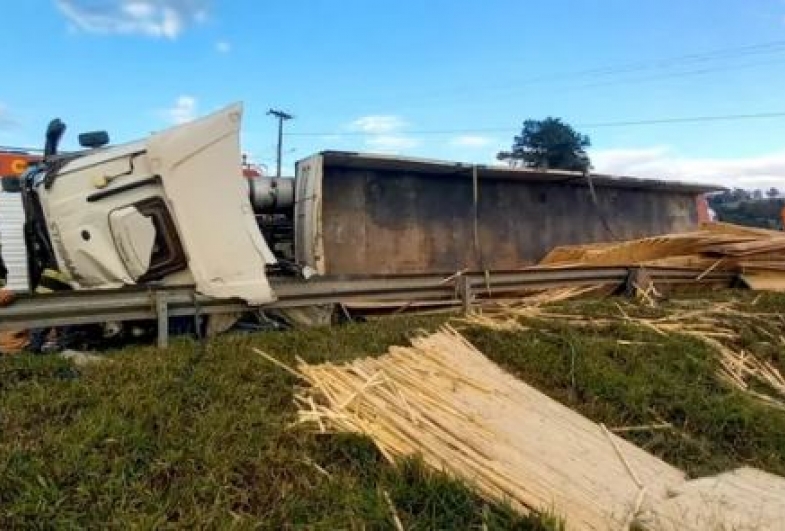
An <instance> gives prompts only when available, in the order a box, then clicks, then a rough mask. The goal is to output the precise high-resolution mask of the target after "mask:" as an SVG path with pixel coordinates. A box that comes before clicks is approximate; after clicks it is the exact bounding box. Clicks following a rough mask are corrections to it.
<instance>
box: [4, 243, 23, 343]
mask: <svg viewBox="0 0 785 531" xmlns="http://www.w3.org/2000/svg"><path fill="white" fill-rule="evenodd" d="M7 281H8V269H7V268H6V265H5V262H3V254H2V247H0V308H2V307H3V306H8V305H9V304H11V303H12V302H14V299H16V296H15V295H14V292H13V291H11V290H9V289H6V282H7ZM29 344H30V334H29V333H28V331H27V330H3V331H0V355H2V354H18V353H20V352H22V351H24V350H25V349H26V348H27V347H28V345H29Z"/></svg>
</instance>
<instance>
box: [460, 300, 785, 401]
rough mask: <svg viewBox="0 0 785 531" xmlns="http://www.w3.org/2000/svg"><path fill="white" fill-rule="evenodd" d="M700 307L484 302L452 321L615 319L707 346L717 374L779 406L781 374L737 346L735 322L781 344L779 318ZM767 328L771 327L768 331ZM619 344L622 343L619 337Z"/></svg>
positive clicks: (516, 325)
mask: <svg viewBox="0 0 785 531" xmlns="http://www.w3.org/2000/svg"><path fill="white" fill-rule="evenodd" d="M696 304H702V306H701V307H691V308H683V309H677V310H674V311H672V312H670V313H668V314H667V315H666V316H664V317H656V318H649V317H635V316H632V315H629V313H628V312H626V311H625V310H624V309H623V308H622V307H621V306H618V309H619V313H618V314H615V315H605V316H602V317H597V316H588V315H584V314H579V313H575V314H573V313H563V312H559V311H557V310H556V309H554V308H553V307H551V308H548V307H546V306H545V305H544V304H539V305H529V304H526V303H525V301H522V302H521V303H519V304H517V305H514V304H503V305H502V304H495V305H486V306H485V307H482V308H477V309H475V312H474V313H472V314H470V315H468V316H466V317H464V318H462V319H457V321H458V322H461V323H463V324H468V325H471V326H480V327H485V328H489V329H493V330H523V329H525V328H528V327H529V326H528V324H527V322H526V320H527V319H533V320H539V321H546V322H547V321H551V322H558V323H561V324H568V325H570V326H576V327H607V326H611V325H614V324H618V323H624V324H630V325H634V326H639V327H642V328H646V329H648V330H651V331H653V332H656V333H657V334H659V335H661V336H666V335H669V334H680V335H685V336H689V337H692V338H695V339H698V340H699V341H701V342H703V343H705V344H706V345H708V346H709V347H710V348H711V349H712V350H714V352H716V353H717V376H718V377H719V378H720V379H721V380H722V381H723V382H725V383H727V384H728V385H731V386H733V387H735V388H736V389H737V390H739V391H741V392H743V393H745V394H747V395H748V396H750V397H751V398H754V399H756V400H758V401H760V402H762V403H763V404H765V405H767V406H771V407H774V408H777V409H783V410H785V376H783V374H782V372H780V370H779V369H778V368H777V367H776V366H775V365H774V364H773V363H771V360H763V359H759V358H757V357H756V356H755V355H753V354H752V353H749V352H747V351H746V350H744V348H742V346H741V345H742V344H743V341H742V338H741V337H740V333H739V331H738V330H737V328H738V325H739V324H740V323H742V324H744V325H745V326H746V327H751V328H753V329H756V330H758V331H760V332H761V333H763V334H765V335H768V336H769V337H770V339H771V340H772V341H773V342H775V343H776V344H778V345H780V346H781V347H782V348H785V339H784V338H783V337H782V331H781V328H778V329H776V330H775V329H774V328H772V327H776V326H778V325H777V323H779V326H782V324H783V321H782V316H780V315H777V314H768V313H750V312H745V311H742V310H740V309H739V308H737V307H736V306H735V305H734V304H733V303H728V302H726V303H720V304H717V303H711V302H708V301H706V302H703V303H700V302H696ZM769 328H771V330H769ZM618 343H619V344H620V345H623V344H624V342H623V340H622V341H619V342H618Z"/></svg>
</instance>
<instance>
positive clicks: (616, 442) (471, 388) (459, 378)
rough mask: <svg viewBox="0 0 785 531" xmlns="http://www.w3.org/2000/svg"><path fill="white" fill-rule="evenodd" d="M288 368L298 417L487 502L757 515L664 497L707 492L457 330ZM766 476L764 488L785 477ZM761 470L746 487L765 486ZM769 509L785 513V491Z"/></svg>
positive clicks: (553, 508)
mask: <svg viewBox="0 0 785 531" xmlns="http://www.w3.org/2000/svg"><path fill="white" fill-rule="evenodd" d="M257 352H258V353H259V354H261V355H262V356H264V357H265V358H267V359H269V360H271V361H273V362H274V363H277V364H279V365H280V363H279V362H277V361H276V360H275V359H273V358H271V357H270V356H268V355H266V354H264V353H262V352H260V351H257ZM284 367H285V366H284ZM285 368H286V369H287V370H289V371H291V372H293V373H294V374H296V375H297V376H298V377H299V378H301V379H302V380H303V381H305V382H307V383H308V384H309V387H307V388H305V389H302V390H301V391H300V392H299V393H298V394H297V396H296V400H297V402H298V404H299V406H300V411H299V418H300V421H301V422H304V423H306V424H307V425H310V426H313V427H315V428H318V430H319V431H321V432H341V431H346V432H354V433H361V434H365V435H368V436H369V437H371V438H372V439H373V441H374V442H375V444H376V445H377V447H378V448H379V450H380V451H381V452H382V454H383V455H384V456H385V457H386V458H387V459H389V460H390V461H392V462H395V461H396V459H399V458H402V457H407V456H413V455H419V456H421V457H422V459H423V460H424V462H425V463H427V464H428V465H430V466H432V467H434V468H436V469H439V470H442V471H445V472H447V473H448V474H450V475H453V476H455V477H457V478H459V479H462V480H464V481H466V482H467V483H469V484H470V485H473V486H474V487H475V488H476V489H477V490H478V492H479V493H480V494H481V495H483V496H485V497H486V498H488V499H491V500H496V501H503V502H509V503H510V504H511V505H512V507H514V508H516V509H518V510H520V511H522V512H528V511H532V510H533V511H545V512H549V513H554V514H556V515H558V516H560V517H563V518H564V519H565V522H566V526H567V529H602V530H606V529H629V528H630V526H631V525H633V524H634V523H637V524H638V525H642V526H644V527H645V528H647V529H674V528H676V527H678V526H679V524H680V523H681V522H683V521H685V522H690V523H691V524H692V523H693V522H694V523H695V525H694V526H693V525H688V526H681V527H680V528H682V529H696V530H697V529H705V526H703V524H704V523H705V522H706V521H707V518H709V517H711V518H717V514H720V513H721V512H722V511H725V510H733V511H734V512H733V514H734V520H733V521H734V522H736V521H738V522H739V523H741V524H744V523H747V522H749V521H751V518H752V517H751V516H750V515H748V514H746V513H744V511H745V510H746V509H745V508H741V509H738V508H734V507H731V508H726V507H725V505H723V504H722V503H721V502H717V503H712V504H709V505H706V504H705V503H704V502H703V498H701V497H699V499H698V500H697V501H694V500H692V498H685V501H684V503H682V504H676V503H675V502H672V503H669V504H667V505H666V502H667V501H669V500H671V499H672V498H673V496H672V493H673V492H675V491H677V490H678V489H682V490H684V491H685V492H687V495H690V496H692V495H693V493H694V492H702V491H701V489H699V488H697V487H696V488H693V489H689V488H688V485H689V483H688V482H686V480H685V476H684V474H683V472H681V471H680V470H678V469H676V468H674V467H672V466H670V465H668V464H667V463H665V462H663V461H661V460H660V459H658V458H656V457H654V456H652V455H650V454H648V453H647V452H645V451H643V450H642V449H640V448H638V447H636V446H634V445H632V444H630V443H628V442H626V441H625V440H624V439H622V438H620V437H618V436H616V435H613V434H612V433H610V431H609V430H607V429H606V428H605V426H603V425H598V424H595V423H593V422H591V421H590V420H588V419H586V418H585V417H583V416H581V415H579V414H578V413H576V412H574V411H572V410H571V409H569V408H567V407H565V406H563V405H561V404H559V403H558V402H556V401H554V400H552V399H550V398H549V397H547V396H546V395H544V394H542V393H540V392H539V391H537V390H535V389H534V388H532V387H530V386H528V385H526V384H525V383H524V382H522V381H520V380H518V379H516V378H514V377H513V376H511V375H509V374H508V373H506V372H504V371H503V370H502V369H501V368H499V367H498V366H496V365H495V364H494V363H492V362H491V361H490V360H488V359H487V358H486V357H485V356H483V355H482V354H481V353H480V352H479V351H478V350H477V349H475V348H474V347H473V346H472V345H471V344H470V343H469V342H468V341H466V340H465V339H464V338H463V337H462V336H461V335H460V334H459V333H458V332H456V331H455V330H454V329H452V328H450V327H445V328H443V329H442V330H440V331H439V332H437V333H435V334H431V335H428V336H422V337H419V338H416V339H414V340H413V341H412V345H411V346H410V347H392V348H390V350H389V352H388V353H387V354H386V355H384V356H382V357H379V358H366V359H361V360H356V361H354V362H352V363H349V364H346V365H335V364H331V363H325V364H321V365H308V364H306V363H304V362H300V363H299V365H298V367H297V369H296V370H295V369H291V368H289V367H285ZM761 474H763V473H761ZM763 475H764V476H766V478H765V479H766V481H767V483H766V484H765V487H766V488H771V487H772V486H773V485H774V486H775V487H777V488H782V487H783V486H785V480H782V479H781V478H775V477H773V476H769V475H767V474H763ZM759 479H760V478H757V479H755V481H754V482H753V486H752V487H750V488H749V489H748V490H750V491H753V492H754V491H757V490H761V488H763V487H760V486H759V483H760V481H759ZM777 482H779V483H777ZM736 483H738V482H736ZM775 483H776V484H775ZM699 487H700V486H699ZM706 490H707V489H706V488H703V491H706ZM709 490H710V489H709ZM783 490H785V489H783ZM720 498H722V496H720V497H719V498H718V499H720ZM758 501H760V500H758ZM726 505H727V504H726ZM751 507H753V509H754V510H755V511H757V513H760V511H762V510H763V509H762V508H760V507H758V506H757V505H755V504H752V506H751ZM765 510H766V511H767V513H766V514H767V515H769V516H771V515H774V516H776V517H778V518H781V519H782V518H785V500H781V501H780V502H779V504H777V503H769V502H767V505H766V507H765ZM737 513H739V514H737ZM723 518H728V516H727V515H726V516H723ZM738 528H739V529H743V528H744V527H738Z"/></svg>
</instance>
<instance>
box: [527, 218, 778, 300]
mask: <svg viewBox="0 0 785 531" xmlns="http://www.w3.org/2000/svg"><path fill="white" fill-rule="evenodd" d="M586 266H598V267H599V266H629V267H632V266H649V267H669V268H685V269H693V270H695V271H696V275H698V276H699V275H701V274H704V273H707V272H710V271H714V270H717V271H733V272H737V273H739V274H741V275H742V278H743V279H744V281H745V282H746V283H747V284H748V285H749V286H750V287H751V288H753V289H768V290H775V291H785V232H779V231H773V230H766V229H757V228H751V227H741V226H738V225H731V224H728V223H706V224H703V225H702V226H701V228H700V230H698V231H695V232H687V233H682V234H666V235H662V236H655V237H651V238H644V239H640V240H629V241H624V242H611V243H598V244H589V245H574V246H564V247H557V248H555V249H553V250H552V251H551V252H550V253H548V255H547V256H546V257H545V258H544V259H543V260H542V261H541V262H540V264H539V265H538V266H537V267H539V268H569V267H586Z"/></svg>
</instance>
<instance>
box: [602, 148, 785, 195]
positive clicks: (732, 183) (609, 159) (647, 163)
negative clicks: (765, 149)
mask: <svg viewBox="0 0 785 531" xmlns="http://www.w3.org/2000/svg"><path fill="white" fill-rule="evenodd" d="M590 155H591V159H592V163H593V164H594V167H595V171H596V172H598V173H610V174H615V175H631V176H635V177H648V178H656V179H663V180H679V181H690V182H699V183H706V184H719V185H723V186H728V187H740V188H768V187H771V186H774V187H778V188H782V187H783V186H785V149H783V150H781V151H775V152H772V153H768V154H765V155H760V156H755V157H734V158H719V157H713V158H710V157H702V158H699V157H687V156H684V155H680V154H678V153H676V152H675V151H674V150H673V149H671V148H669V147H667V146H654V147H650V148H643V149H608V150H595V151H592V152H591V153H590Z"/></svg>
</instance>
